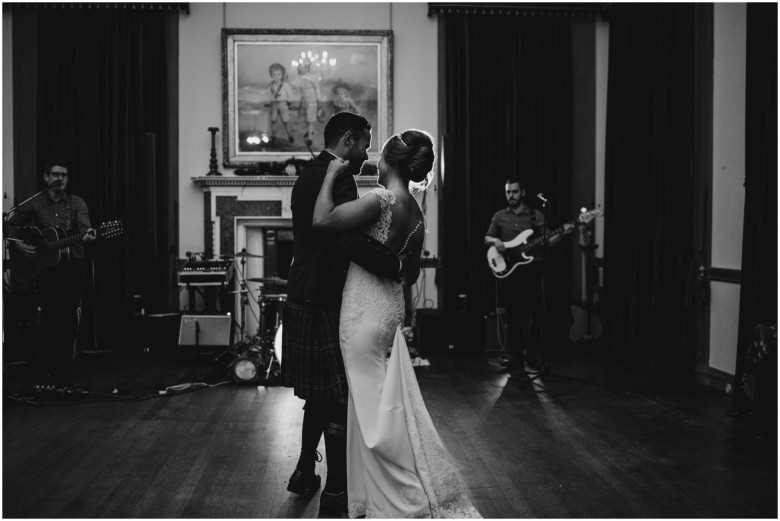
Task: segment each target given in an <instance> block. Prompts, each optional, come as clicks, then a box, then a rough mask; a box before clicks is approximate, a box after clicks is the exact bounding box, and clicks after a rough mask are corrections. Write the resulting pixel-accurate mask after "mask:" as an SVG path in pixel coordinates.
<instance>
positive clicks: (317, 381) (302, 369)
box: [281, 301, 348, 402]
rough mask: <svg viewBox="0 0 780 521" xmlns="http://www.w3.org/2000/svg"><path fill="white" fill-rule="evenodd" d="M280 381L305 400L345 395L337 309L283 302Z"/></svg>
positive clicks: (332, 400)
mask: <svg viewBox="0 0 780 521" xmlns="http://www.w3.org/2000/svg"><path fill="white" fill-rule="evenodd" d="M281 384H282V385H283V386H285V387H292V388H293V389H294V391H295V396H297V397H299V398H302V399H304V400H312V401H323V402H334V401H338V400H339V399H340V398H346V397H347V393H348V386H347V374H346V372H345V370H344V360H343V359H342V358H341V347H340V345H339V312H338V311H335V310H328V309H324V308H315V307H309V306H301V305H299V304H295V303H292V302H289V301H288V302H286V303H285V305H284V310H283V311H282V375H281Z"/></svg>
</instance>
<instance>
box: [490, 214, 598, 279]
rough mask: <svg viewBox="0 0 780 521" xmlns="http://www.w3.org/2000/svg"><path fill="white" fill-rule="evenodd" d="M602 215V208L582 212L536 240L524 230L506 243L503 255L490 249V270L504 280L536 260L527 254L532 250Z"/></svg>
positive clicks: (531, 231)
mask: <svg viewBox="0 0 780 521" xmlns="http://www.w3.org/2000/svg"><path fill="white" fill-rule="evenodd" d="M600 213H601V209H600V208H595V209H593V210H588V211H585V212H581V213H580V214H579V215H578V216H577V218H576V219H574V220H572V221H568V222H566V223H564V224H563V225H561V226H559V227H558V228H555V229H554V230H551V231H550V232H548V233H545V234H542V235H539V236H537V237H534V238H531V236H532V235H533V233H534V231H533V230H531V229H528V230H523V231H522V232H520V233H519V234H518V235H517V237H515V238H514V239H512V240H511V241H507V242H505V243H504V247H505V248H506V249H505V250H504V251H503V253H502V252H499V251H498V249H497V248H496V247H495V246H491V247H490V248H488V251H487V262H488V267H490V270H491V271H492V273H493V275H494V276H495V277H496V278H499V279H503V278H505V277H508V276H509V275H511V274H512V272H513V271H515V269H517V267H518V266H522V265H523V264H528V263H529V262H531V261H532V260H534V258H533V256H531V255H528V254H527V253H528V252H529V251H530V250H532V249H534V248H536V247H537V246H540V245H541V244H544V242H545V241H547V240H548V239H549V238H550V237H553V236H555V235H559V234H561V233H569V232H571V230H572V229H574V223H575V222H580V223H586V222H590V221H592V220H593V219H595V218H596V216H597V215H599V214H600Z"/></svg>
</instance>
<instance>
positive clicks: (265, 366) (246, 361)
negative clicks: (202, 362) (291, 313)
mask: <svg viewBox="0 0 780 521" xmlns="http://www.w3.org/2000/svg"><path fill="white" fill-rule="evenodd" d="M223 257H224V258H232V259H233V262H234V263H235V262H236V261H237V259H241V261H240V262H241V266H240V267H238V266H236V269H235V273H236V275H237V277H238V283H239V289H238V290H236V291H232V292H231V293H234V294H235V293H238V294H239V295H240V306H241V323H240V324H238V323H236V326H237V327H238V329H239V341H238V342H235V343H234V344H233V345H231V347H230V349H229V350H228V351H227V352H226V353H223V354H222V355H220V356H219V357H217V358H221V357H222V356H223V355H229V356H230V357H231V361H230V362H229V364H228V370H229V371H230V373H231V374H232V378H233V380H234V381H236V382H238V383H244V382H258V381H261V380H264V382H265V383H266V385H267V384H268V383H269V382H271V380H272V379H273V378H277V377H278V376H279V373H280V371H281V367H282V310H283V309H284V303H285V302H286V301H287V295H286V294H285V293H284V288H285V286H286V285H287V281H286V280H284V279H281V278H279V277H259V278H247V277H245V265H246V259H247V258H262V257H263V256H262V255H255V254H252V253H248V252H247V251H246V250H243V251H241V252H239V253H236V254H235V255H229V256H228V255H225V256H223ZM248 282H253V283H257V284H258V286H257V290H256V291H257V293H256V295H255V296H252V300H253V301H255V302H257V306H258V313H257V314H256V313H255V310H254V309H253V308H252V306H251V305H250V304H249V302H250V296H251V293H250V290H249V287H248V285H247V283H248ZM247 309H249V311H250V312H251V313H252V314H253V316H254V318H255V319H256V320H257V330H256V332H255V334H254V335H250V333H249V331H248V327H247Z"/></svg>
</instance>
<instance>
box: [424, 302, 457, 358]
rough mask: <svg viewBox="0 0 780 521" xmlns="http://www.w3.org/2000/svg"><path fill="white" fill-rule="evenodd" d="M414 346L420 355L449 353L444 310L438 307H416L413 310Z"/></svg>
mask: <svg viewBox="0 0 780 521" xmlns="http://www.w3.org/2000/svg"><path fill="white" fill-rule="evenodd" d="M415 342H416V344H415V347H416V348H417V351H418V352H419V353H420V356H423V357H425V356H428V355H441V354H449V353H451V352H453V351H454V345H453V346H451V344H450V335H449V334H448V332H447V327H446V320H445V316H444V312H443V311H442V310H440V309H418V310H417V311H416V312H415Z"/></svg>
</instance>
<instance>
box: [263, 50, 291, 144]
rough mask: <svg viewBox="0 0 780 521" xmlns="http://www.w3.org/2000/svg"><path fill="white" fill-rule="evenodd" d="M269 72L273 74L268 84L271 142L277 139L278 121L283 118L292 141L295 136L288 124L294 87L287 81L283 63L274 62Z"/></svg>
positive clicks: (288, 137)
mask: <svg viewBox="0 0 780 521" xmlns="http://www.w3.org/2000/svg"><path fill="white" fill-rule="evenodd" d="M268 74H270V76H271V82H270V83H269V84H268V92H269V94H270V95H271V114H270V118H271V121H270V124H269V125H268V128H269V132H270V138H271V142H272V143H274V142H275V141H276V122H277V121H278V120H279V119H281V120H282V126H284V131H285V132H286V133H287V139H288V140H289V141H290V143H292V142H293V141H295V138H293V137H292V135H291V134H290V129H289V128H288V126H287V124H288V123H289V122H290V109H289V103H290V102H291V101H292V98H293V89H292V86H291V85H290V84H289V83H288V82H287V71H286V70H285V68H284V65H282V64H281V63H272V64H271V66H270V67H269V68H268Z"/></svg>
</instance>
